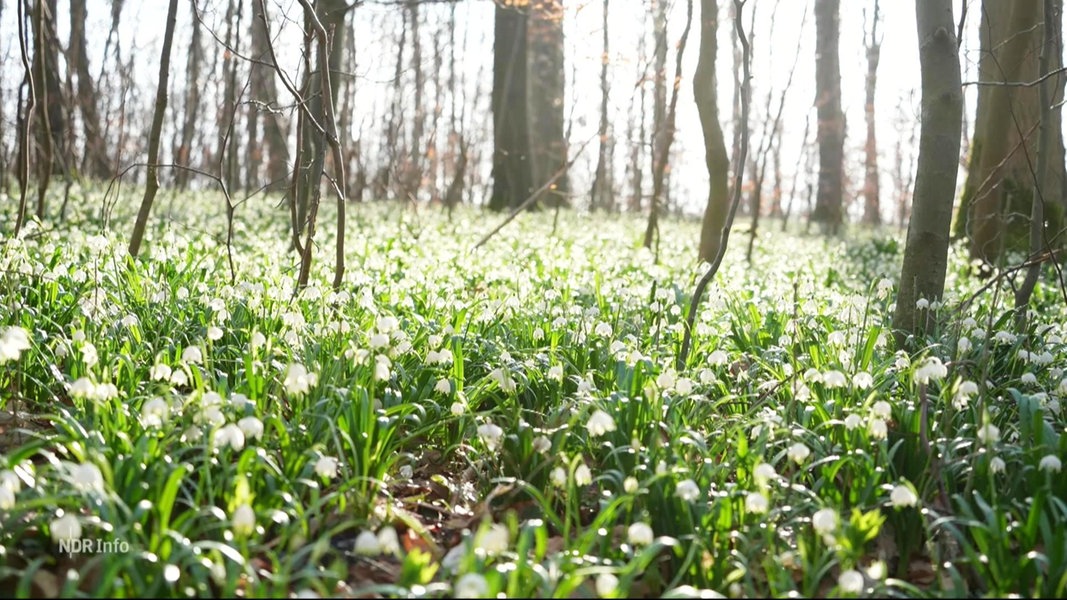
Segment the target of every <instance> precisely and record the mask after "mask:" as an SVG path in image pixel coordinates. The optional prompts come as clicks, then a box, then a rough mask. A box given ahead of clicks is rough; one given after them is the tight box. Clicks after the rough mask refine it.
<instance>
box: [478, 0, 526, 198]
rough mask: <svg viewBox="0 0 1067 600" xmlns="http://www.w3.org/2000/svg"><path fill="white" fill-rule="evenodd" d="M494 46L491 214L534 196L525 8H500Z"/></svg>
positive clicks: (499, 5)
mask: <svg viewBox="0 0 1067 600" xmlns="http://www.w3.org/2000/svg"><path fill="white" fill-rule="evenodd" d="M495 10H496V16H495V22H494V34H495V41H494V43H493V98H492V113H493V140H494V141H493V195H492V197H491V198H490V199H489V208H490V209H492V210H496V211H500V210H504V209H507V208H514V207H515V206H518V205H519V204H520V203H521V202H522V201H523V200H524V199H525V198H526V197H527V196H528V195H529V194H530V192H531V191H533V174H532V171H531V169H530V130H529V125H528V123H529V117H528V105H527V93H526V72H527V68H526V55H527V49H526V48H527V44H526V29H527V21H528V18H529V12H528V8H527V7H525V6H509V7H506V6H503V5H501V4H497V5H496V9H495Z"/></svg>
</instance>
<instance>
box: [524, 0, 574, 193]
mask: <svg viewBox="0 0 1067 600" xmlns="http://www.w3.org/2000/svg"><path fill="white" fill-rule="evenodd" d="M526 35H527V66H526V69H527V71H526V73H527V80H526V102H527V110H528V111H529V112H528V117H529V124H528V128H529V132H530V133H529V135H530V159H531V160H530V170H531V184H532V186H533V188H534V189H537V188H540V187H541V186H542V185H544V184H545V183H546V182H548V181H549V180H550V179H551V178H552V177H553V176H555V175H556V174H557V173H558V172H559V170H560V169H561V168H564V167H565V166H566V165H567V138H566V135H565V133H564V127H563V122H564V116H563V106H564V97H563V94H564V64H563V0H534V1H533V2H531V9H530V16H529V20H528V21H527V30H526ZM569 195H570V182H569V178H568V177H567V173H566V171H564V172H563V174H562V175H559V176H558V177H557V178H556V181H555V182H554V183H552V185H550V186H549V189H548V191H546V192H545V194H544V201H545V203H546V204H547V205H548V206H561V205H566V204H567V203H568V201H569ZM524 199H525V198H520V199H519V200H520V201H521V200H524Z"/></svg>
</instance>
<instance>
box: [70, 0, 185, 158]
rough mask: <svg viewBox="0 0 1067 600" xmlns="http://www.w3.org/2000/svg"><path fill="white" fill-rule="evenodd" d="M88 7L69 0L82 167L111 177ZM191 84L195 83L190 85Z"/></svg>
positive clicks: (72, 68) (71, 51)
mask: <svg viewBox="0 0 1067 600" xmlns="http://www.w3.org/2000/svg"><path fill="white" fill-rule="evenodd" d="M87 16H88V10H87V9H86V6H85V0H70V48H69V50H68V53H69V61H70V64H68V69H70V70H72V71H73V72H74V74H75V75H76V76H77V78H78V88H77V97H78V109H79V111H80V112H81V117H82V129H83V132H84V139H85V156H84V157H83V160H82V163H81V164H82V170H83V171H84V172H85V173H86V174H87V175H88V176H90V177H92V178H95V179H107V178H109V177H111V174H112V172H113V169H112V168H111V163H110V162H109V161H108V158H107V144H106V143H105V142H104V136H103V129H102V128H101V127H100V111H99V109H98V108H97V106H96V90H95V89H94V86H93V78H92V76H91V75H89V56H88V54H87V52H86V42H85V20H86V18H87ZM190 87H196V86H193V85H190Z"/></svg>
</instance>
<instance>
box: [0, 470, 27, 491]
mask: <svg viewBox="0 0 1067 600" xmlns="http://www.w3.org/2000/svg"><path fill="white" fill-rule="evenodd" d="M0 488H5V489H8V490H11V492H12V493H14V494H17V493H18V492H19V490H21V489H22V480H21V479H19V476H18V475H16V474H15V472H14V471H12V470H11V469H5V470H3V471H0Z"/></svg>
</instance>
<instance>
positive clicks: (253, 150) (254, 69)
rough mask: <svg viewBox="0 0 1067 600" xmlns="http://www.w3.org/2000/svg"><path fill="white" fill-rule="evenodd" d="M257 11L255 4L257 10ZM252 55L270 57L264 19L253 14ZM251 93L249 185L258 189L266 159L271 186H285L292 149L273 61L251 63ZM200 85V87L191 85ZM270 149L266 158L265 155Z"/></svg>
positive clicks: (261, 59) (265, 59) (259, 58)
mask: <svg viewBox="0 0 1067 600" xmlns="http://www.w3.org/2000/svg"><path fill="white" fill-rule="evenodd" d="M255 10H257V9H256V8H255V5H253V11H255ZM250 26H251V29H252V31H251V37H252V57H253V58H255V59H256V60H258V61H262V62H267V61H269V60H270V50H269V49H268V48H267V44H268V43H269V40H268V39H267V31H266V27H265V26H264V24H263V20H262V19H260V18H258V17H255V16H254V15H253V18H252V23H251V25H250ZM249 77H250V79H249V93H250V94H251V96H252V97H251V100H252V107H251V112H250V114H249V117H248V150H247V152H246V156H247V159H246V160H247V161H248V164H247V165H246V167H247V171H246V176H245V186H246V187H247V188H248V189H255V187H256V185H257V182H258V181H259V168H260V165H261V164H263V162H264V158H266V176H267V181H268V186H269V187H268V189H271V188H274V189H276V188H277V187H279V186H281V185H283V184H284V183H285V180H286V179H287V177H288V174H289V148H288V144H287V143H286V141H285V138H286V135H285V132H284V131H283V130H282V124H281V121H280V119H279V115H278V114H277V112H276V111H277V110H278V92H277V88H276V87H275V82H274V69H272V68H271V67H270V65H269V64H255V63H253V64H252V65H251V73H250V74H249ZM190 87H196V86H190ZM260 121H262V123H263V135H262V137H261V136H260V135H259V125H260ZM264 152H266V157H264Z"/></svg>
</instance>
